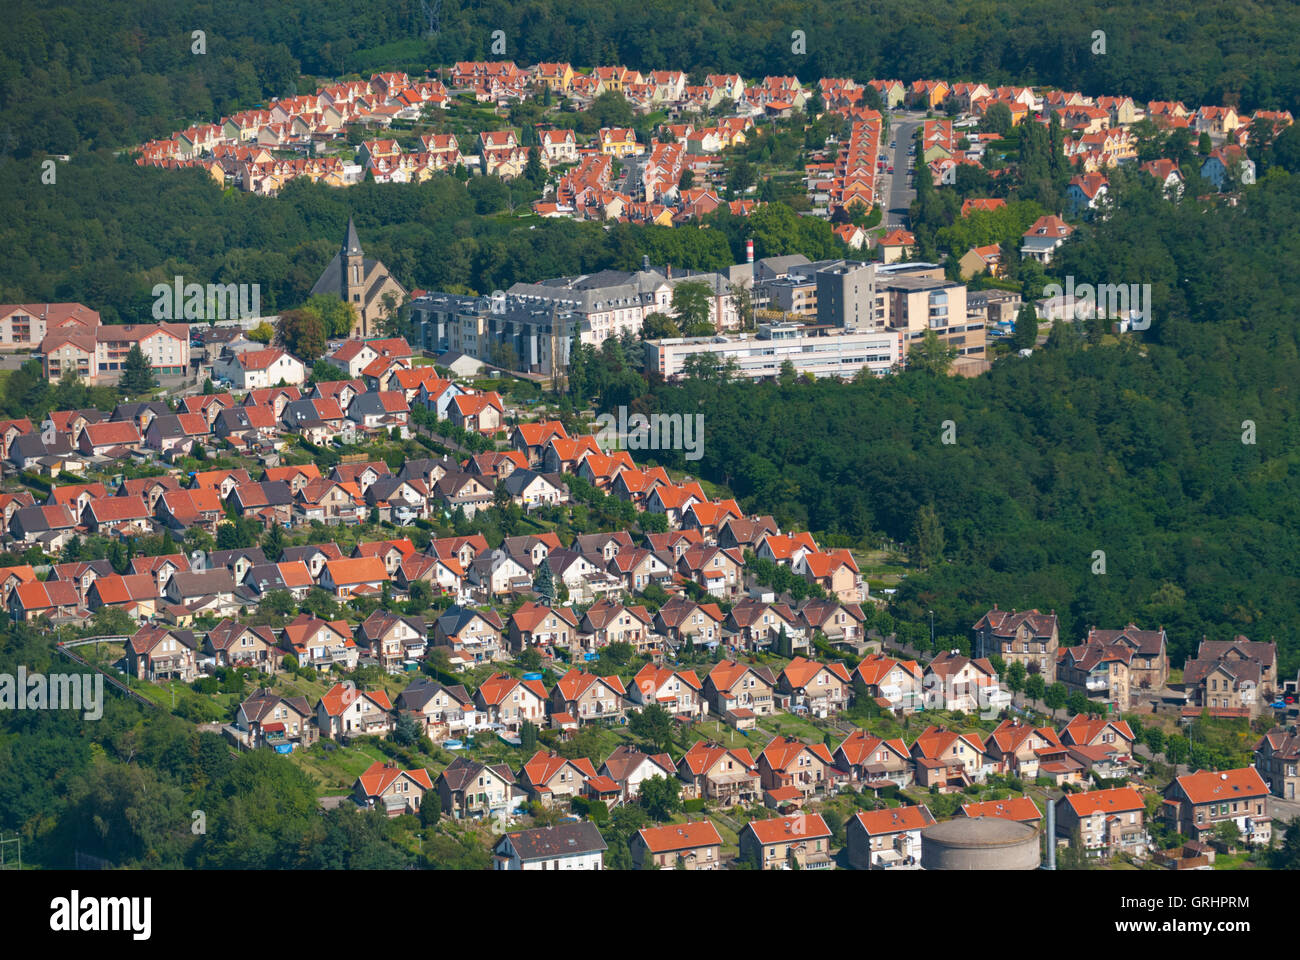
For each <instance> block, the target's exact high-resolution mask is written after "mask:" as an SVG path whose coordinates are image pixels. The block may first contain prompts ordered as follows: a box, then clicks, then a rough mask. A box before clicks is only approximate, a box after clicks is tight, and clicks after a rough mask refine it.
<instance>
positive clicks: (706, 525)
mask: <svg viewBox="0 0 1300 960" xmlns="http://www.w3.org/2000/svg"><path fill="white" fill-rule="evenodd" d="M744 515H745V514H744V512H743V511H741V509H740V504H738V503H736V501H735V500H715V501H709V502H702V503H692V504H691V505H690V506H689V507H687V508H686V510H685V511H684V513H683V514H682V529H683V530H698V531H700V534H701V536H703V537H704V538H705V539H707V540H712V539H715V538H716V536H717V533H718V528H719V527H720V526H721V525H722V524H723V523H725V522H726V521H727V520H728V519H736V520H739V519H741V518H743V517H744Z"/></svg>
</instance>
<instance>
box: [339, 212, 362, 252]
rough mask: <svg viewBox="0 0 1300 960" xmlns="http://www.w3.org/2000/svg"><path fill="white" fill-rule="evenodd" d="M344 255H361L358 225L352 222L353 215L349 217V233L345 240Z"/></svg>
mask: <svg viewBox="0 0 1300 960" xmlns="http://www.w3.org/2000/svg"><path fill="white" fill-rule="evenodd" d="M343 256H345V257H359V256H361V241H360V240H358V239H357V225H356V224H355V223H353V222H352V218H351V217H348V235H347V238H346V239H344V241H343Z"/></svg>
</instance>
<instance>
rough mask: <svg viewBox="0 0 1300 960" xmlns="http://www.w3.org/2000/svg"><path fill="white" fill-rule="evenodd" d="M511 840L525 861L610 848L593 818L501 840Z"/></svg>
mask: <svg viewBox="0 0 1300 960" xmlns="http://www.w3.org/2000/svg"><path fill="white" fill-rule="evenodd" d="M507 840H508V841H509V842H510V846H511V847H513V848H514V851H515V853H516V854H518V856H519V858H520V859H521V860H548V859H553V858H555V857H565V856H577V855H579V854H591V853H600V852H602V851H604V850H606V849H607V847H606V845H605V839H604V838H603V837H602V836H601V835H600V830H599V829H597V827H596V825H595V824H594V823H592V822H591V821H590V820H579V821H578V822H576V823H561V824H559V825H557V826H554V827H534V828H533V829H531V830H521V831H519V832H517V833H507V834H506V835H505V836H504V837H502V838H501V840H499V841H498V842H497V843H498V846H500V845H501V844H503V843H505V842H506V841H507Z"/></svg>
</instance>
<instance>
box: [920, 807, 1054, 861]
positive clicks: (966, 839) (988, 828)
mask: <svg viewBox="0 0 1300 960" xmlns="http://www.w3.org/2000/svg"><path fill="white" fill-rule="evenodd" d="M1038 864H1039V850H1038V829H1037V828H1036V827H1032V826H1030V825H1029V824H1027V823H1020V822H1019V821H1017V820H1003V819H1001V818H1000V817H954V818H953V819H952V820H945V821H944V822H943V823H935V824H931V825H930V826H928V827H926V828H925V829H924V830H922V831H921V866H922V867H923V868H924V869H926V870H1037V869H1038Z"/></svg>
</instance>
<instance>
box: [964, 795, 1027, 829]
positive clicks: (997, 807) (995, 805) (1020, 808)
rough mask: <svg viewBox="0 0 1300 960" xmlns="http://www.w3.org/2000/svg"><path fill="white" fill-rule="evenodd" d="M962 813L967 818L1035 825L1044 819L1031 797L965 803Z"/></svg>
mask: <svg viewBox="0 0 1300 960" xmlns="http://www.w3.org/2000/svg"><path fill="white" fill-rule="evenodd" d="M961 812H962V815H963V816H967V817H997V818H999V819H1001V820H1019V821H1021V822H1022V823H1033V822H1035V821H1038V820H1041V819H1042V818H1043V812H1042V811H1041V810H1039V809H1038V805H1037V804H1035V803H1034V801H1033V800H1031V799H1030V798H1029V797H1011V798H1010V799H1008V800H984V801H981V802H979V803H964V804H962V807H961Z"/></svg>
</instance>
